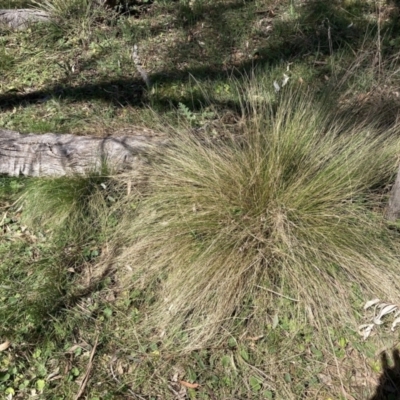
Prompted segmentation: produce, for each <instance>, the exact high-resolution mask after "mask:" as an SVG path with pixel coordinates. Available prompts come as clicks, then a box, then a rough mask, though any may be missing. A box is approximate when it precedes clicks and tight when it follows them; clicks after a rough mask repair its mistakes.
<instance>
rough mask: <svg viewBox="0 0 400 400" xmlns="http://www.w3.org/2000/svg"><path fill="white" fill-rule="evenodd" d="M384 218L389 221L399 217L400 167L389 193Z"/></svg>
mask: <svg viewBox="0 0 400 400" xmlns="http://www.w3.org/2000/svg"><path fill="white" fill-rule="evenodd" d="M386 218H387V219H388V220H389V221H396V219H399V218H400V167H399V169H398V171H397V176H396V181H395V182H394V185H393V188H392V192H391V194H390V198H389V205H388V209H387V212H386Z"/></svg>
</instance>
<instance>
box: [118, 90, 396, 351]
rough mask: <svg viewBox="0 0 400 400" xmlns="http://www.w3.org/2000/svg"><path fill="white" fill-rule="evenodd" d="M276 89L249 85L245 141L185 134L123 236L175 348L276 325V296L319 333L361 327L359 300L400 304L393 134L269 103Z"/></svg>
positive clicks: (307, 103) (152, 316) (285, 100)
mask: <svg viewBox="0 0 400 400" xmlns="http://www.w3.org/2000/svg"><path fill="white" fill-rule="evenodd" d="M264 91H265V89H263V88H262V87H260V86H257V84H254V83H253V84H249V85H248V90H247V92H246V93H245V94H244V96H243V99H245V100H246V101H249V103H248V104H247V106H246V110H244V111H245V112H246V113H247V115H248V118H247V122H246V123H245V127H244V131H243V136H242V137H243V138H244V140H241V141H240V143H238V141H235V139H232V140H230V141H228V142H225V143H223V144H221V143H211V144H210V143H208V144H207V145H206V146H205V145H204V141H202V140H200V139H198V138H197V139H196V138H194V137H192V136H188V135H187V134H186V135H184V134H178V133H177V136H176V137H175V140H174V143H175V144H174V146H173V147H171V148H169V150H167V152H166V154H165V157H164V158H163V159H162V160H161V161H160V162H159V163H158V164H157V165H154V168H153V170H152V175H151V178H150V187H149V191H148V192H147V194H146V196H145V198H144V199H143V201H142V202H141V203H140V205H139V206H138V208H137V209H136V211H135V215H134V218H130V219H129V221H127V223H126V226H125V228H124V230H125V232H124V235H125V240H126V243H127V244H128V246H127V247H126V249H125V250H124V251H123V253H122V254H121V256H120V259H119V261H120V263H121V264H124V265H127V264H128V265H129V266H130V268H131V269H132V270H133V275H132V277H131V278H130V279H131V280H130V284H132V285H133V286H134V287H135V288H138V287H141V288H142V289H144V290H146V288H147V289H148V290H153V291H155V292H154V302H153V303H152V304H151V305H150V306H149V307H148V318H147V320H146V321H147V322H146V321H144V322H143V324H142V328H143V329H147V331H148V330H151V331H152V332H153V334H155V335H159V337H160V338H163V340H165V343H167V344H168V343H170V342H169V340H170V339H175V346H178V347H180V348H185V349H186V350H188V349H189V348H191V349H193V348H199V347H201V346H203V345H205V344H207V343H209V342H210V341H211V340H212V341H214V343H215V342H216V340H217V338H218V337H219V338H221V337H223V336H224V333H225V334H228V333H229V332H232V330H233V329H234V327H235V326H237V325H238V324H239V325H240V324H243V323H246V324H251V321H253V322H254V321H256V323H257V324H263V323H264V324H265V318H266V316H267V314H268V310H267V308H268V309H269V310H273V309H274V308H275V307H277V304H278V303H277V301H276V300H277V299H280V298H282V297H280V296H276V293H279V294H282V295H284V296H287V297H290V298H292V299H295V300H298V304H299V306H300V307H302V308H303V307H304V308H307V309H308V310H309V311H311V313H309V314H310V315H311V314H312V315H313V316H314V318H315V320H314V323H315V324H316V325H319V323H320V322H321V318H323V319H324V321H325V322H324V324H325V323H326V321H333V319H334V318H335V319H336V321H339V322H335V323H348V322H355V321H354V310H353V309H352V304H354V301H358V302H359V303H360V302H362V301H364V299H367V298H368V296H370V295H374V296H379V295H380V294H382V292H384V293H385V298H386V299H389V298H391V299H394V298H395V297H396V296H398V293H399V287H400V285H399V282H400V280H399V278H400V273H399V260H398V257H397V254H398V253H397V244H396V241H395V238H394V237H393V235H392V234H391V233H390V232H389V230H388V229H387V226H386V224H385V222H384V219H383V210H382V196H377V195H376V193H377V192H379V191H380V189H381V188H382V187H384V186H385V185H386V184H387V183H388V182H390V180H391V179H393V176H394V174H395V171H396V152H397V151H398V150H399V145H398V140H396V139H395V135H394V134H393V132H392V131H386V132H379V131H377V129H376V128H375V127H374V126H372V125H371V126H354V125H352V124H351V123H344V122H343V121H341V120H339V119H338V118H336V119H335V118H332V116H331V115H329V112H327V110H326V109H324V107H321V106H320V105H318V103H317V102H315V101H314V100H313V99H312V97H311V96H309V95H304V94H300V93H291V92H287V93H283V94H281V97H280V98H279V99H278V101H277V103H278V105H277V107H271V106H270V105H269V104H268V103H266V102H265V101H262V100H260V99H263V98H266V96H265V93H264ZM249 99H250V100H249ZM251 99H256V100H251ZM244 103H245V102H244ZM385 201H386V200H385ZM120 244H121V241H119V242H118V245H120ZM149 288H151V289H149ZM265 289H267V290H265ZM273 292H275V294H274V293H273ZM357 296H358V297H357ZM249 304H250V306H249ZM338 319H339V320H338ZM310 320H312V318H311V319H310ZM221 333H222V336H221ZM176 339H179V340H180V343H179V344H178V343H177V342H176Z"/></svg>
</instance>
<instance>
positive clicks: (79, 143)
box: [0, 129, 165, 176]
mask: <svg viewBox="0 0 400 400" xmlns="http://www.w3.org/2000/svg"><path fill="white" fill-rule="evenodd" d="M149 132H150V131H149V130H146V129H143V131H142V133H143V134H142V135H140V134H139V135H135V136H117V137H114V136H108V137H104V138H101V137H93V136H75V135H70V134H55V133H46V134H42V135H36V134H21V133H19V132H15V131H10V130H4V129H0V174H6V175H9V176H19V175H24V176H63V175H71V174H84V173H87V172H90V171H98V170H99V169H100V168H101V167H102V166H103V165H104V162H106V163H107V165H108V166H109V167H110V168H112V169H113V170H114V171H120V170H123V169H127V168H129V169H132V168H139V166H140V165H142V163H143V159H145V158H146V157H143V156H144V155H146V154H149V152H150V151H151V150H152V149H157V148H159V147H160V146H161V145H162V144H164V143H165V139H163V138H162V136H157V135H153V136H152V135H150V134H149ZM139 133H140V131H139Z"/></svg>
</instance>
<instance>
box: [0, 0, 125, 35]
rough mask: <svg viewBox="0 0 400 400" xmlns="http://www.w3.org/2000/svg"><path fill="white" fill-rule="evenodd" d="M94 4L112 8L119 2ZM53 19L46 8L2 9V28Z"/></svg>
mask: <svg viewBox="0 0 400 400" xmlns="http://www.w3.org/2000/svg"><path fill="white" fill-rule="evenodd" d="M93 4H94V5H96V6H102V7H106V8H110V9H111V8H113V7H115V6H116V5H117V4H118V0H93ZM51 20H52V16H51V15H50V14H49V13H48V12H47V11H44V10H39V9H34V8H19V9H9V10H1V9H0V28H2V27H3V28H8V29H12V30H22V29H26V28H28V27H29V26H30V25H31V24H32V23H35V22H50V21H51Z"/></svg>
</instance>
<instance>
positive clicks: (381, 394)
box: [369, 349, 400, 400]
mask: <svg viewBox="0 0 400 400" xmlns="http://www.w3.org/2000/svg"><path fill="white" fill-rule="evenodd" d="M392 357H393V363H394V365H393V366H392V367H391V366H390V365H389V359H388V355H387V354H386V352H383V353H382V354H381V363H382V370H383V371H382V374H381V376H380V377H379V385H378V387H377V388H376V390H375V393H374V395H373V396H372V397H371V398H370V399H369V400H399V399H400V352H399V350H398V349H394V350H393V351H392Z"/></svg>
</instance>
